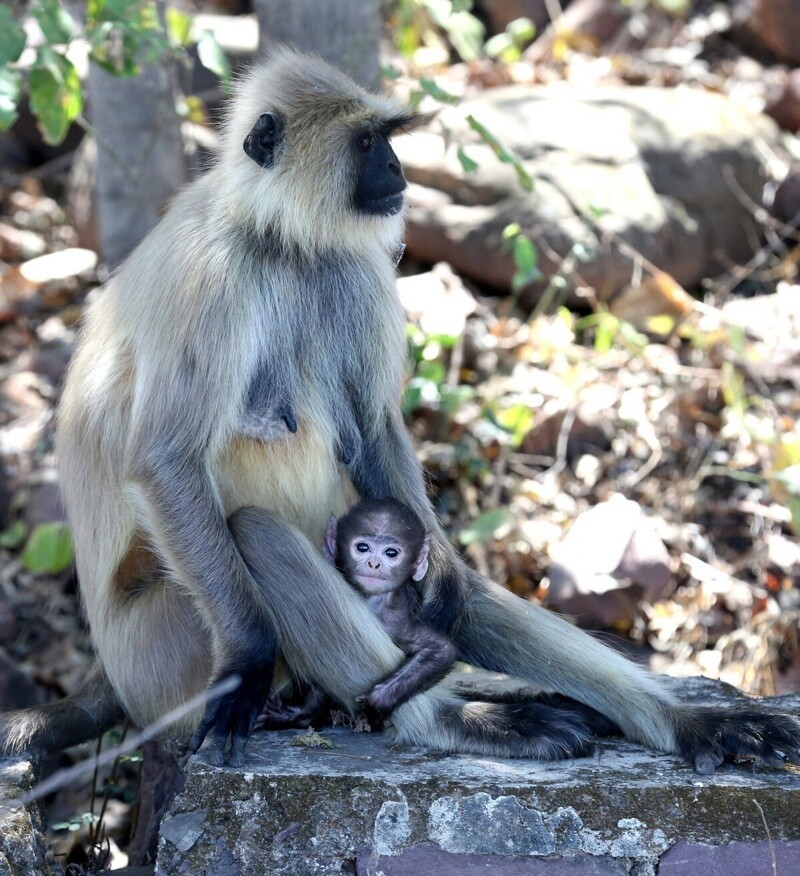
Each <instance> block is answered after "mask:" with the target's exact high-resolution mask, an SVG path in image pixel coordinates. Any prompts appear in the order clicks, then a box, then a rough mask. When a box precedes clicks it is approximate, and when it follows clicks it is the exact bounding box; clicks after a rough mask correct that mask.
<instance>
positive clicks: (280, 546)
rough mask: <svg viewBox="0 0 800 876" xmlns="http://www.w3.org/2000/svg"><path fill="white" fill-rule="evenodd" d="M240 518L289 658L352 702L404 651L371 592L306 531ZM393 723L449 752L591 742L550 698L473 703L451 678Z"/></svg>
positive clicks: (571, 748) (554, 753)
mask: <svg viewBox="0 0 800 876" xmlns="http://www.w3.org/2000/svg"><path fill="white" fill-rule="evenodd" d="M230 525H231V531H232V532H233V535H234V538H235V540H236V543H237V546H238V548H239V550H240V552H241V554H242V557H243V558H244V560H245V563H246V564H247V566H248V568H249V571H250V574H251V576H252V578H253V579H254V580H255V581H256V583H257V584H258V586H259V588H260V592H261V593H262V597H263V599H264V611H266V612H269V614H270V618H271V621H272V623H273V625H274V627H275V629H276V630H277V631H278V638H279V641H280V643H281V650H282V652H283V656H284V658H285V659H286V662H287V664H288V665H289V666H290V667H291V669H292V671H293V672H294V673H295V674H297V675H299V676H301V677H302V678H303V679H304V680H306V681H308V682H309V683H310V684H311V685H313V686H316V687H319V688H321V689H323V690H324V691H326V692H327V693H328V694H329V695H330V696H331V697H333V698H334V699H335V700H337V701H338V702H340V703H342V704H344V705H345V706H346V707H347V708H351V709H352V707H353V704H354V700H355V698H356V697H357V696H358V695H359V694H363V693H365V692H367V691H369V690H371V689H372V687H373V686H374V684H375V682H376V681H378V679H380V678H383V677H385V676H386V675H387V674H388V673H390V672H391V671H392V670H394V669H395V668H396V667H397V666H398V665H399V664H400V662H401V661H402V660H403V657H404V655H403V653H402V652H401V651H400V649H398V648H397V647H396V646H395V644H394V643H393V642H392V640H391V638H390V637H389V635H388V633H387V632H386V631H385V630H384V628H383V626H382V625H381V624H380V622H379V621H378V619H377V618H376V617H375V615H374V614H373V613H372V612H371V611H370V609H369V607H368V606H367V603H366V600H364V599H362V598H361V597H360V596H359V595H358V594H357V593H356V592H355V590H354V589H353V588H352V587H351V586H350V585H349V584H347V582H346V581H345V580H344V579H343V578H342V577H341V575H339V573H338V572H337V571H336V570H335V569H333V568H332V567H331V566H330V565H329V564H328V563H327V562H325V560H324V559H323V558H322V556H321V555H320V553H319V552H318V551H317V550H316V549H315V548H314V546H313V545H312V544H311V543H310V542H309V541H308V539H307V538H305V536H303V535H302V534H301V533H300V532H298V531H297V530H295V529H293V528H292V527H291V526H288V525H287V524H285V523H283V522H281V521H278V520H275V519H273V518H272V517H270V516H269V514H267V513H266V512H265V511H261V510H259V509H255V508H247V509H243V510H242V511H238V512H236V514H234V515H233V517H232V518H231V520H230ZM391 724H392V728H391V730H390V732H391V734H392V736H393V737H394V738H395V739H397V740H398V741H401V742H407V743H411V744H415V745H422V746H425V747H427V748H433V749H437V750H439V751H471V752H476V753H479V754H489V755H496V756H500V757H509V756H512V757H539V758H546V759H553V758H557V757H570V756H574V755H579V754H585V753H587V752H588V750H589V748H590V747H591V733H590V732H589V729H588V728H587V727H586V725H585V723H584V722H583V721H582V720H581V719H580V718H579V717H578V716H575V715H570V714H569V713H568V712H565V711H563V710H559V709H551V708H549V707H547V706H542V705H528V704H523V706H518V705H502V704H493V703H485V702H477V703H475V702H465V701H464V699H463V698H462V697H459V696H457V695H456V694H454V693H452V692H450V691H449V690H447V689H446V686H445V684H444V683H443V684H440V685H437V686H435V687H433V688H431V689H430V690H429V691H427V692H425V693H422V694H417V695H416V696H414V697H412V698H411V699H410V700H409V701H408V702H406V703H404V704H403V705H401V706H400V707H399V708H398V709H397V710H396V711H395V712H393V713H392V718H391Z"/></svg>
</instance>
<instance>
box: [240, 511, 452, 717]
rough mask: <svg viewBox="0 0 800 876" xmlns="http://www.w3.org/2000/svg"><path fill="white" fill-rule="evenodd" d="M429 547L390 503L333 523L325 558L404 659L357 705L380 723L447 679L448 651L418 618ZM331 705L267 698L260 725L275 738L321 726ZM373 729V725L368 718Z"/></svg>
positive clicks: (415, 520) (407, 514)
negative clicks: (420, 584)
mask: <svg viewBox="0 0 800 876" xmlns="http://www.w3.org/2000/svg"><path fill="white" fill-rule="evenodd" d="M429 550H430V548H429V541H428V535H427V533H426V531H425V527H424V526H423V525H422V522H421V521H420V519H419V517H417V515H416V514H414V513H413V512H412V511H411V510H410V509H409V508H407V507H406V506H405V505H403V504H402V503H401V502H396V501H394V500H393V499H365V500H363V501H361V502H359V503H358V504H357V505H355V506H354V507H353V508H351V509H350V511H349V512H348V513H347V514H345V515H344V516H343V517H342V518H341V519H339V520H338V521H337V519H336V517H334V516H331V518H330V520H329V521H328V526H327V529H326V532H325V541H324V543H323V545H322V553H323V555H324V556H325V558H326V559H327V560H328V561H329V562H330V563H331V564H332V565H334V566H336V567H337V568H338V570H339V571H340V572H341V573H342V574H343V575H344V577H345V578H346V579H347V580H348V581H349V582H350V584H352V585H353V587H354V588H355V589H356V590H358V592H359V593H361V594H362V595H363V596H364V597H365V598H366V600H367V603H368V604H369V606H370V608H371V609H372V611H373V613H374V614H375V615H376V616H377V618H378V620H380V622H381V624H383V627H384V628H385V630H386V632H388V633H389V635H390V636H391V637H392V640H393V641H394V643H395V644H396V645H397V646H398V648H400V649H401V650H402V651H403V652H404V653H405V654H406V657H407V659H406V660H405V661H404V662H403V663H401V664H400V666H399V667H398V668H397V669H395V670H394V671H393V672H391V673H389V674H388V675H387V676H386V677H385V678H383V679H381V680H380V681H379V682H378V683H377V684H375V686H374V687H373V688H372V690H371V691H369V693H366V694H362V695H361V696H359V697H356V705H358V706H359V707H361V708H362V709H364V710H365V711H367V712H370V711H371V712H374V713H376V714H377V717H378V719H379V720H378V723H382V722H383V719H385V718H386V717H387V716H388V715H389V714H390V713H391V712H393V711H394V710H395V709H396V708H397V707H398V706H399V705H401V704H402V703H404V702H406V700H408V699H409V698H411V697H412V696H414V694H418V693H422V692H423V691H426V690H428V689H429V688H430V687H432V686H433V685H434V684H436V682H437V681H441V679H442V678H444V677H445V675H447V673H448V672H449V671H450V668H451V667H452V665H453V663H454V662H455V659H456V649H455V646H454V645H453V643H452V642H451V641H450V640H449V639H448V638H447V637H446V636H444V635H442V634H441V633H439V632H437V631H436V630H435V629H434V628H433V627H432V626H430V624H427V623H425V621H423V620H422V618H421V616H420V615H421V608H420V600H419V596H418V594H417V590H416V588H415V587H414V582H415V581H421V580H422V579H423V578H424V577H425V574H426V572H427V571H428V559H429ZM332 708H335V704H334V703H333V702H332V701H331V700H330V699H329V698H328V697H327V696H325V694H324V693H322V691H319V690H317V689H315V688H311V689H310V690H308V691H307V692H306V693H305V694H304V695H303V696H302V698H301V701H300V702H299V703H292V702H289V701H284V700H283V699H282V698H281V697H280V696H279V695H277V694H273V695H272V696H270V697H269V699H268V701H267V703H266V705H265V707H264V709H263V711H262V713H261V716H260V718H259V721H258V723H257V727H258V728H260V729H272V730H278V729H282V728H285V727H305V726H308V725H309V724H316V723H318V722H325V721H326V720H327V719H328V716H329V714H330V711H331V709H332ZM370 723H371V724H373V726H374V724H375V722H374V719H373V716H372V715H370Z"/></svg>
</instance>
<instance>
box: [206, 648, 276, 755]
mask: <svg viewBox="0 0 800 876" xmlns="http://www.w3.org/2000/svg"><path fill="white" fill-rule="evenodd" d="M266 650H267V652H269V649H268V648H267V649H266ZM274 668H275V664H274V658H273V656H272V655H271V654H270V656H269V659H266V660H265V659H263V657H261V656H259V657H256V658H250V659H248V658H246V657H244V656H241V655H240V656H238V657H234V658H232V659H230V660H229V661H228V664H227V665H226V666H225V667H224V669H222V670H221V671H220V672H219V673H218V674H217V676H216V677H215V678H214V680H213V682H212V686H213V684H218V683H219V682H220V681H224V680H226V679H229V678H232V677H234V676H238V678H239V685H238V687H236V689H235V690H233V691H231V692H230V693H227V694H225V695H224V696H221V697H218V698H217V699H214V700H212V701H211V702H209V703H208V704H207V705H206V708H205V711H204V713H203V717H202V719H201V721H200V724H199V725H198V727H197V730H195V733H194V735H193V736H192V738H191V740H190V742H189V748H190V749H191V750H192V751H193V752H196V751H197V750H198V749H199V748H200V746H201V745H202V744H203V740H204V739H205V738H206V736H208V734H209V733H211V742H210V744H209V746H208V758H209V761H210V762H211V763H212V764H214V766H224V765H226V764H227V765H228V766H241V765H242V764H243V763H244V747H245V743H246V742H247V738H248V736H249V735H250V732H251V730H252V729H253V727H254V725H255V722H256V719H257V718H258V715H259V713H260V712H261V710H262V708H263V706H264V703H265V702H266V699H267V696H268V695H269V691H270V687H271V686H272V675H273V671H274ZM228 740H230V751H229V752H228V754H227V756H226V749H227V747H228Z"/></svg>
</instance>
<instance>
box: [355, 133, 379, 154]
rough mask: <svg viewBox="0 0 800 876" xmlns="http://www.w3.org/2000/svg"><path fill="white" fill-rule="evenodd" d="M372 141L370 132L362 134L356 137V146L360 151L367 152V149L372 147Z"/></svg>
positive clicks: (373, 139)
mask: <svg viewBox="0 0 800 876" xmlns="http://www.w3.org/2000/svg"><path fill="white" fill-rule="evenodd" d="M374 142H375V138H374V137H373V136H372V134H362V135H361V136H360V137H359V138H358V148H359V149H360V150H361V151H362V152H369V150H370V149H372V144H373V143H374Z"/></svg>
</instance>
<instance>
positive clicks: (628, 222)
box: [396, 84, 779, 295]
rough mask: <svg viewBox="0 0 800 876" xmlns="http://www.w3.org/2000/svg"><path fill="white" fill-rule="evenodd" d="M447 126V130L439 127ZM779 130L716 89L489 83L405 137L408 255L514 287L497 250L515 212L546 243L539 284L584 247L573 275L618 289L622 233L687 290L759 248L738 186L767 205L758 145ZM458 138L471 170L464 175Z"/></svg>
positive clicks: (509, 264) (627, 267) (401, 147)
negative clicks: (476, 126)
mask: <svg viewBox="0 0 800 876" xmlns="http://www.w3.org/2000/svg"><path fill="white" fill-rule="evenodd" d="M470 115H472V116H474V117H475V118H476V119H477V120H478V121H479V122H480V123H481V124H483V125H484V126H485V127H486V128H488V129H489V131H491V132H492V133H493V134H494V135H495V136H496V137H498V138H499V140H500V141H502V143H503V144H504V146H506V147H508V148H510V149H512V150H513V151H514V152H515V153H516V155H517V156H519V158H520V159H521V161H522V163H523V166H524V167H525V169H526V170H527V171H528V173H530V175H531V176H532V178H533V180H534V182H535V190H534V192H533V193H530V194H529V193H527V192H525V191H524V190H523V188H522V187H521V186H520V185H519V182H518V180H517V177H516V174H515V172H514V170H513V168H512V166H511V165H509V164H503V163H501V162H499V161H498V160H497V158H496V157H495V155H494V154H493V152H492V150H491V148H490V147H489V146H487V145H486V144H484V143H483V141H481V140H480V138H479V137H478V135H477V134H476V133H475V132H473V131H472V130H471V128H470V127H469V125H468V122H467V117H468V116H470ZM442 130H443V131H447V132H448V136H447V139H446V138H445V136H444V135H443V134H441V135H440V134H439V133H435V131H442ZM778 138H779V134H778V131H777V128H776V126H775V124H774V123H773V122H772V121H771V120H770V119H768V118H766V117H765V116H750V115H747V114H745V113H744V112H743V111H741V110H740V109H738V108H737V107H735V106H734V105H733V104H732V103H731V102H730V100H729V99H728V98H726V97H725V96H724V95H720V94H712V93H708V92H702V91H695V90H689V89H672V90H667V89H658V88H617V87H612V86H608V87H602V88H594V89H592V90H591V91H582V90H579V89H576V88H574V87H571V86H568V85H564V84H558V85H552V86H511V87H505V88H497V89H493V90H491V91H487V92H484V93H483V94H482V95H481V96H479V97H477V98H475V99H474V100H470V101H467V102H465V103H463V104H461V105H459V106H457V107H451V108H448V109H446V110H444V111H443V112H442V113H441V115H440V116H439V119H438V120H437V121H435V122H433V123H432V125H431V127H430V128H429V130H428V131H426V132H418V133H416V134H414V135H411V136H409V137H401V138H398V139H397V141H396V148H397V152H398V155H399V156H400V158H401V160H402V162H403V166H404V168H405V170H406V174H407V176H408V178H409V180H410V181H411V182H412V185H411V186H410V189H409V200H410V203H411V211H410V216H409V220H410V221H409V226H408V235H407V242H408V251H409V253H410V254H411V255H413V256H415V257H417V258H420V259H422V260H426V261H438V260H440V259H443V260H445V261H448V262H449V263H450V264H451V265H452V266H453V267H454V269H455V270H456V272H457V273H460V274H464V275H467V276H469V277H472V278H473V279H475V280H477V281H479V282H482V283H485V284H488V285H491V286H496V287H500V288H508V287H509V286H510V284H511V278H512V277H513V275H514V271H515V267H514V263H513V260H512V258H511V255H510V254H508V253H506V254H504V255H501V246H502V232H503V229H504V228H506V226H508V225H509V224H510V223H515V222H517V223H519V224H520V226H521V227H522V230H523V231H524V232H526V233H528V234H529V235H530V236H531V237H532V239H533V241H534V243H536V244H537V246H538V249H539V267H540V269H541V271H542V273H543V274H544V277H545V280H544V281H542V282H547V281H548V280H549V279H550V278H551V277H552V275H553V273H554V272H555V271H556V270H558V269H559V268H560V267H561V266H562V261H563V259H564V257H565V256H567V254H568V253H570V252H571V251H576V252H577V260H576V264H575V266H574V269H575V270H576V272H577V273H576V276H575V277H573V279H579V280H582V281H584V282H586V283H589V284H590V285H592V286H594V287H595V288H596V289H597V290H598V291H599V292H600V293H601V294H603V295H610V294H613V293H614V292H616V291H618V290H620V289H622V288H624V287H625V286H626V285H628V284H630V282H631V278H632V276H633V275H635V273H636V271H635V268H634V264H633V261H632V259H631V253H630V251H627V252H623V251H621V250H620V247H619V245H618V240H619V239H621V240H624V241H625V242H627V244H629V245H630V247H632V248H633V250H636V251H638V252H639V253H641V254H642V255H644V256H645V258H647V259H649V260H650V261H651V262H652V263H654V264H655V265H656V266H657V267H658V268H660V269H661V270H663V271H666V272H667V273H668V274H670V275H671V276H672V277H673V278H674V279H675V280H676V281H677V282H678V283H679V284H681V285H682V286H684V287H687V288H691V287H693V286H696V285H697V284H698V283H699V281H700V280H701V279H702V278H703V277H706V276H710V275H713V274H715V273H718V272H719V271H720V270H721V269H722V268H723V267H724V266H729V265H730V263H731V262H742V261H744V260H746V259H747V258H748V257H749V256H750V255H752V252H753V246H754V241H756V240H757V239H758V235H757V233H756V228H755V220H754V219H753V217H752V215H751V211H750V208H749V207H748V206H747V205H746V204H745V203H744V201H745V199H744V198H743V197H742V193H743V192H744V193H746V194H747V197H749V198H750V199H752V200H753V201H755V202H759V201H760V199H761V192H762V189H763V187H764V184H765V182H766V180H767V178H768V175H767V170H766V167H765V164H764V160H763V158H762V146H763V144H764V143H765V142H766V143H768V144H771V145H772V146H774V147H776V148H777V144H778ZM459 145H462V146H463V147H464V149H465V151H466V152H467V154H468V155H469V156H470V157H471V158H472V159H473V160H475V161H476V162H477V163H478V165H479V167H478V169H477V170H476V171H474V172H472V173H465V172H464V171H463V169H462V167H461V164H460V162H459V160H458V156H457V149H458V147H459ZM574 248H577V250H575V249H574ZM538 288H539V289H541V285H540V286H539V287H538ZM530 289H531V290H532V293H535V292H536V291H537V287H530Z"/></svg>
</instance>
